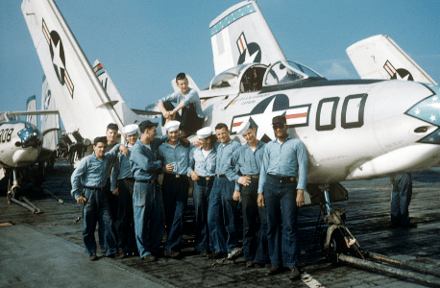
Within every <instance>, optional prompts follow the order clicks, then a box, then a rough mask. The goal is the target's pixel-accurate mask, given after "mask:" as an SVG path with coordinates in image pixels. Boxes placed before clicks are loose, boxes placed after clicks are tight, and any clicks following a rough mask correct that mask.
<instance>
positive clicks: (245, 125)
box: [237, 121, 251, 135]
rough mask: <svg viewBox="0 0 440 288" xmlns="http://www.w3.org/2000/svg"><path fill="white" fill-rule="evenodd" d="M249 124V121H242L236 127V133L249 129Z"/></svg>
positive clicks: (241, 133)
mask: <svg viewBox="0 0 440 288" xmlns="http://www.w3.org/2000/svg"><path fill="white" fill-rule="evenodd" d="M249 126H251V122H249V121H244V122H243V123H241V125H240V126H239V127H238V131H237V133H238V134H240V135H243V133H244V132H246V131H247V130H248V129H249Z"/></svg>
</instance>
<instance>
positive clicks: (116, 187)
mask: <svg viewBox="0 0 440 288" xmlns="http://www.w3.org/2000/svg"><path fill="white" fill-rule="evenodd" d="M138 131H139V127H138V125H136V124H130V125H127V126H125V127H124V128H123V131H122V132H123V133H124V135H125V139H126V140H127V142H128V148H127V149H128V151H130V152H129V154H128V155H125V154H122V153H120V154H118V157H116V160H115V162H114V164H113V170H112V173H111V188H110V190H111V191H112V193H113V195H118V197H119V205H118V215H117V218H116V220H115V227H116V231H117V233H118V240H119V243H118V244H119V247H120V248H121V249H122V251H123V254H122V257H124V258H125V257H129V256H131V255H134V254H136V253H137V247H136V238H135V234H134V222H133V200H132V197H133V185H134V178H133V173H132V172H131V166H130V153H131V150H132V147H133V145H134V144H135V143H136V141H137V139H138V137H139V132H138Z"/></svg>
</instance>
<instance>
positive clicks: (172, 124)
mask: <svg viewBox="0 0 440 288" xmlns="http://www.w3.org/2000/svg"><path fill="white" fill-rule="evenodd" d="M163 127H164V128H165V130H167V132H173V131H176V130H179V127H180V122H179V121H175V120H173V121H169V122H167V123H166V124H165V126H163Z"/></svg>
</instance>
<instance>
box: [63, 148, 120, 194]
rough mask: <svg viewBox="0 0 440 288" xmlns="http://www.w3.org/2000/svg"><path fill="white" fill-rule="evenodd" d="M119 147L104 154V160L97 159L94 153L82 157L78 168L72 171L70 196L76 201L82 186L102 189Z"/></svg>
mask: <svg viewBox="0 0 440 288" xmlns="http://www.w3.org/2000/svg"><path fill="white" fill-rule="evenodd" d="M119 146H121V144H117V145H115V146H114V147H113V148H112V150H110V151H109V152H107V153H105V154H104V158H102V159H98V158H96V156H95V152H93V153H92V154H91V155H89V156H86V157H84V158H83V159H82V160H81V162H80V163H79V165H78V167H77V168H76V169H75V171H73V173H72V176H71V177H70V181H71V182H72V191H71V192H70V194H72V196H73V197H74V198H75V199H76V198H78V197H79V196H81V192H82V189H83V188H84V186H88V187H96V188H103V187H104V186H105V183H106V181H107V175H108V169H109V167H110V164H112V163H113V161H114V160H115V158H116V156H117V155H118V150H119Z"/></svg>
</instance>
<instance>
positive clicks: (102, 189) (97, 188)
mask: <svg viewBox="0 0 440 288" xmlns="http://www.w3.org/2000/svg"><path fill="white" fill-rule="evenodd" d="M84 188H86V189H89V190H94V191H104V187H89V186H84Z"/></svg>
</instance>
